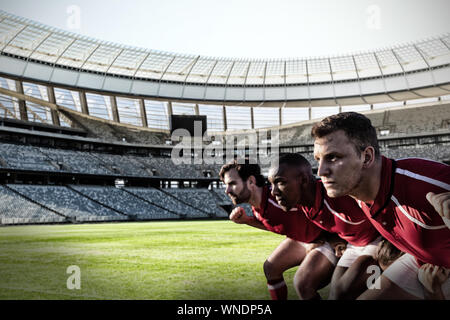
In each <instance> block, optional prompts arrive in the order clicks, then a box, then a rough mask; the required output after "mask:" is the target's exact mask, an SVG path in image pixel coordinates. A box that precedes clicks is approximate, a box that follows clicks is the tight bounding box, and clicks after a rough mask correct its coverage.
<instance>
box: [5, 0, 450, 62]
mask: <svg viewBox="0 0 450 320" xmlns="http://www.w3.org/2000/svg"><path fill="white" fill-rule="evenodd" d="M0 9H2V10H4V11H6V12H9V13H12V14H15V15H18V16H22V17H25V18H29V19H32V20H35V21H38V22H41V23H44V24H47V25H50V26H53V27H57V28H60V29H64V30H68V31H71V32H74V33H78V34H82V35H86V36H89V37H92V38H95V39H99V40H105V41H111V42H114V43H119V44H124V45H130V46H133V47H139V48H145V49H154V50H159V51H167V52H174V53H184V54H194V55H202V56H213V57H227V58H256V59H270V58H284V59H286V58H300V57H302V58H303V57H304V58H308V57H319V56H334V55H341V54H348V53H356V52H364V51H370V50H375V49H381V48H385V47H392V46H395V45H400V44H406V43H410V42H414V41H418V40H423V39H427V38H430V37H435V36H439V35H442V34H445V33H450V18H449V13H450V1H449V0H373V1H370V0H310V1H304V0H276V1H269V0H221V1H220V0H126V1H125V0H57V1H56V0H0Z"/></svg>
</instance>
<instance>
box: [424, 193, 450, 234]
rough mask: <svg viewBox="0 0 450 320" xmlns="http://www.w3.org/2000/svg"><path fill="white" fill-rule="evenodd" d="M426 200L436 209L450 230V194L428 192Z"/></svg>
mask: <svg viewBox="0 0 450 320" xmlns="http://www.w3.org/2000/svg"><path fill="white" fill-rule="evenodd" d="M426 198H427V200H428V202H429V203H431V205H432V206H433V207H434V209H435V210H436V211H437V213H439V215H440V216H441V217H442V220H443V221H444V223H445V224H446V226H447V227H448V228H449V229H450V192H443V193H438V194H436V193H433V192H428V193H427V195H426Z"/></svg>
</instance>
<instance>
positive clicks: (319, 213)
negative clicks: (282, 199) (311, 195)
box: [298, 180, 380, 246]
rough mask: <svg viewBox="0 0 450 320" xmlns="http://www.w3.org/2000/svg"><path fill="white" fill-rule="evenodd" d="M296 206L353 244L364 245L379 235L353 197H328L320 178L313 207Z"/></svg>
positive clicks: (319, 223)
mask: <svg viewBox="0 0 450 320" xmlns="http://www.w3.org/2000/svg"><path fill="white" fill-rule="evenodd" d="M298 208H299V210H301V211H302V212H304V213H305V215H306V216H307V218H308V219H310V220H311V221H312V222H314V223H315V224H316V225H317V226H319V227H321V228H322V229H324V230H326V231H328V232H332V233H337V234H338V235H339V237H341V238H342V239H344V240H346V241H347V242H348V243H351V244H353V245H355V246H365V245H367V244H369V243H370V242H372V241H374V240H375V239H376V238H378V237H379V236H380V234H379V233H378V231H377V230H376V229H375V228H374V227H373V225H372V224H371V223H370V221H369V220H368V219H367V217H366V215H365V214H364V212H363V211H362V210H361V208H360V207H359V206H358V203H357V202H356V201H355V200H354V199H353V198H351V197H349V196H344V197H338V198H330V197H328V196H327V193H326V191H325V188H324V186H323V184H322V181H321V180H318V181H317V183H316V200H315V203H314V207H312V208H311V207H307V206H301V205H298Z"/></svg>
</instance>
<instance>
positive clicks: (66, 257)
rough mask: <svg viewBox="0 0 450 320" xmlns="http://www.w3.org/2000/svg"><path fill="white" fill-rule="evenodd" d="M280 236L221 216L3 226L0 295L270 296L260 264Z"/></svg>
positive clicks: (291, 272) (291, 273) (290, 276)
mask: <svg viewBox="0 0 450 320" xmlns="http://www.w3.org/2000/svg"><path fill="white" fill-rule="evenodd" d="M283 239H284V236H280V235H276V234H273V233H270V232H266V231H262V230H258V229H255V228H251V227H248V226H244V225H237V224H234V223H232V222H230V221H226V220H216V221H170V222H167V221H160V222H140V223H104V224H75V225H34V226H11V227H1V228H0V299H52V300H53V299H91V300H97V299H133V300H134V299H152V300H160V299H163V300H184V299H186V300H187V299H189V300H191V299H193V300H197V299H198V300H222V299H224V300H234V299H250V300H253V299H269V294H268V291H267V286H266V280H265V277H264V274H263V270H262V265H263V263H264V261H265V259H266V258H267V257H268V256H269V254H270V253H271V252H272V251H273V249H274V248H275V247H276V246H277V245H278V244H279V243H280V242H281V241H282V240H283ZM71 265H76V266H78V267H79V268H80V271H81V272H80V284H81V288H80V289H72V290H71V289H68V288H67V280H68V278H69V277H70V276H71V274H68V273H67V268H68V267H69V266H71ZM295 270H296V268H293V269H290V270H288V271H287V272H286V273H285V280H286V283H287V284H288V286H289V299H297V296H296V294H295V292H294V289H293V287H292V279H293V276H294V272H295ZM321 294H322V297H323V298H324V297H325V295H326V294H327V288H325V289H322V290H321Z"/></svg>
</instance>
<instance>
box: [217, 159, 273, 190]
mask: <svg viewBox="0 0 450 320" xmlns="http://www.w3.org/2000/svg"><path fill="white" fill-rule="evenodd" d="M232 169H235V170H236V171H237V173H238V174H239V177H240V178H241V179H242V181H247V179H248V178H250V177H251V176H254V177H255V179H256V185H257V186H258V187H262V186H264V184H265V183H266V180H265V178H264V176H263V175H262V174H261V167H260V166H259V165H258V164H250V163H238V162H237V161H236V160H233V161H232V162H229V163H226V164H224V165H223V166H222V168H220V172H219V178H220V181H223V180H224V177H225V173H227V172H228V171H230V170H232Z"/></svg>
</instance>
